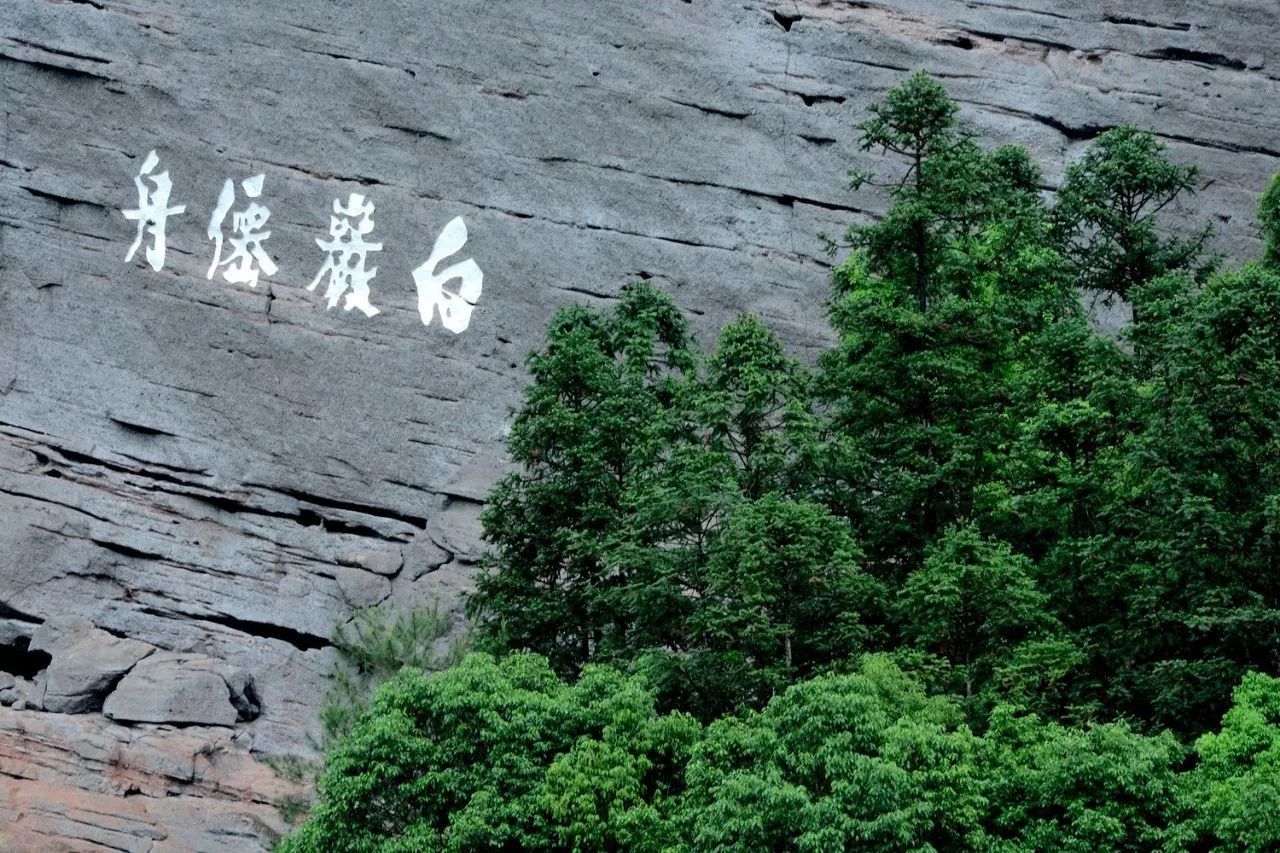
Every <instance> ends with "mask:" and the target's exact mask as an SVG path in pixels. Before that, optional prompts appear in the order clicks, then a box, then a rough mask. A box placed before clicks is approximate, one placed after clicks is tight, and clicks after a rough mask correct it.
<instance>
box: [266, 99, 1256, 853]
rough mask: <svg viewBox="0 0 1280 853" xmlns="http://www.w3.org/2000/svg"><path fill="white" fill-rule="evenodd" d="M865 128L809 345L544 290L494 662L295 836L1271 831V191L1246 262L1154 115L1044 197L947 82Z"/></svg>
mask: <svg viewBox="0 0 1280 853" xmlns="http://www.w3.org/2000/svg"><path fill="white" fill-rule="evenodd" d="M867 115H868V117H867V119H866V120H865V121H864V122H862V123H861V124H859V125H858V126H857V128H856V129H855V130H856V134H857V137H856V138H857V142H858V144H859V145H860V146H861V147H862V149H864V150H865V151H869V152H879V153H881V154H883V155H884V156H885V157H886V158H887V159H888V160H889V161H890V163H896V164H898V167H899V168H898V169H896V170H895V169H894V167H893V166H892V165H890V166H889V168H887V169H886V173H887V174H889V175H890V177H889V178H887V179H884V178H879V177H876V176H873V175H871V174H869V173H867V172H863V171H856V172H854V173H852V174H851V183H852V184H853V186H854V188H855V189H858V190H860V191H861V190H877V189H878V190H879V191H881V192H883V193H884V195H885V199H886V201H887V203H888V210H887V212H886V214H885V216H884V217H883V218H882V219H880V220H879V221H877V222H874V223H871V224H861V225H857V226H854V227H852V228H850V229H849V230H848V231H847V232H846V234H845V235H844V239H843V241H841V242H840V243H839V244H837V243H834V242H832V243H831V245H832V247H833V248H835V249H837V250H838V249H839V248H840V247H844V248H845V249H846V250H847V255H846V256H844V257H842V258H840V259H839V260H838V262H837V263H836V264H835V266H834V268H833V271H832V276H831V292H830V297H829V299H828V300H827V302H826V316H827V320H828V322H829V324H830V327H831V330H832V333H833V338H832V343H831V345H830V346H829V347H828V348H827V349H826V351H824V352H822V353H821V354H820V355H819V356H818V357H817V358H816V359H815V360H813V361H812V362H811V363H802V362H801V361H800V360H798V359H796V358H795V357H793V356H792V355H790V354H788V352H787V350H786V347H785V346H784V344H783V342H782V341H781V340H779V338H778V337H777V336H776V335H775V334H774V333H773V332H772V331H771V330H770V329H769V328H768V326H767V324H766V322H765V320H764V319H763V318H761V317H758V316H755V315H745V316H742V317H740V318H738V319H736V320H734V321H733V322H731V323H729V324H728V325H727V326H725V327H724V328H723V329H722V330H721V333H720V335H719V338H718V340H717V341H716V343H715V345H714V346H712V347H710V348H709V349H705V350H704V349H703V348H702V347H701V346H700V345H699V343H698V342H697V340H696V339H695V338H694V336H693V334H692V332H691V330H690V324H689V322H688V321H687V320H686V318H685V315H684V313H683V312H682V310H681V308H680V307H679V306H678V305H677V303H676V301H675V300H674V299H673V298H672V297H671V296H669V295H666V294H664V293H662V292H660V291H659V290H657V289H655V288H653V287H651V286H649V285H647V284H644V283H637V284H633V285H630V286H628V287H626V288H624V289H623V290H622V292H621V294H620V295H619V297H618V298H617V299H616V300H613V301H612V303H611V304H609V305H608V306H606V307H603V308H591V307H586V306H582V305H570V306H566V307H563V308H561V309H560V310H559V311H557V312H556V314H555V316H554V318H553V319H552V321H551V323H550V326H549V328H548V331H547V337H546V342H545V345H544V346H542V347H541V348H540V349H538V350H537V351H535V352H534V353H532V354H531V355H530V357H529V361H528V369H529V377H530V379H529V384H528V386H527V387H526V389H525V393H524V398H523V402H522V404H521V406H520V407H519V409H518V411H517V412H515V415H514V420H513V424H512V429H511V435H510V440H509V443H508V450H509V453H510V456H511V460H512V462H513V463H514V466H513V471H512V473H511V474H510V475H508V476H507V477H506V478H505V479H503V480H502V481H501V482H500V483H499V484H498V485H497V486H496V487H495V489H494V490H493V492H492V494H491V495H490V498H489V501H488V504H487V507H486V509H485V512H484V515H483V518H482V521H483V525H484V531H485V538H486V540H487V542H488V546H489V547H488V552H487V556H486V558H485V563H484V566H483V570H482V572H481V574H480V576H479V579H478V581H477V587H476V590H475V593H474V595H473V596H472V597H471V599H470V603H469V613H470V615H471V616H472V618H473V619H474V621H475V632H476V636H475V643H476V645H477V646H478V648H479V649H480V653H479V654H476V655H473V656H471V657H469V658H467V659H465V660H464V661H463V662H462V663H460V664H458V665H456V666H454V667H452V668H448V669H445V670H444V671H442V672H439V673H435V674H431V675H427V674H424V673H423V672H422V671H421V669H420V668H417V669H415V668H413V667H410V668H409V669H406V670H405V671H404V672H402V673H401V674H400V675H399V676H398V677H396V678H395V679H394V680H392V681H391V682H390V683H389V684H387V685H386V686H384V687H383V688H382V689H381V690H380V691H379V693H378V694H377V696H376V698H375V699H374V701H373V703H372V706H371V708H370V710H369V711H368V712H367V713H364V714H363V715H360V716H359V719H358V720H354V722H353V721H352V720H351V719H347V718H344V725H350V726H351V730H350V734H349V735H348V736H347V737H346V738H345V739H344V740H343V741H342V742H341V743H340V744H339V745H338V746H337V747H335V749H334V750H333V751H332V752H331V753H330V754H329V756H328V760H327V763H326V769H325V771H324V775H323V777H322V779H321V782H320V799H319V801H318V804H317V806H316V808H315V811H314V813H313V815H312V817H311V818H310V820H309V821H308V822H307V823H306V825H305V826H304V827H303V828H302V829H301V830H300V831H299V833H298V834H297V835H295V836H294V837H292V838H291V839H289V840H288V841H286V849H292V850H400V849H404V850H408V849H414V850H419V849H441V850H481V849H511V850H515V849H521V850H525V849H528V850H537V849H545V850H650V849H652V850H744V851H745V850H765V849H768V850H814V851H817V850H838V849H855V848H856V849H864V848H865V849H876V850H942V849H968V848H974V849H988V850H1042V849H1058V848H1060V849H1066V850H1081V851H1084V850H1100V849H1105V850H1151V849H1169V850H1184V849H1185V850H1200V849H1208V848H1213V847H1222V848H1227V849H1245V850H1268V849H1277V847H1280V822H1277V819H1276V817H1275V815H1277V814H1280V781H1277V780H1280V680H1277V676H1280V565H1277V560H1278V559H1280V557H1278V556H1277V555H1280V248H1277V247H1278V246H1280V178H1277V180H1276V181H1273V182H1272V183H1271V185H1270V187H1269V188H1267V189H1266V191H1265V193H1264V195H1263V197H1262V201H1261V203H1260V206H1259V221H1260V223H1261V234H1262V237H1263V241H1264V245H1263V250H1262V254H1261V256H1260V257H1259V258H1257V259H1244V260H1242V261H1241V262H1240V263H1237V264H1236V265H1231V266H1228V265H1223V264H1222V263H1220V261H1219V260H1218V259H1216V258H1214V257H1212V256H1210V255H1209V253H1208V252H1207V246H1208V239H1209V235H1210V232H1209V231H1208V230H1207V229H1204V228H1195V227H1192V228H1190V229H1187V233H1178V232H1177V231H1176V230H1175V229H1174V227H1173V224H1174V223H1175V220H1174V219H1171V218H1169V217H1168V214H1169V213H1170V211H1172V210H1173V209H1174V208H1175V207H1176V203H1177V202H1178V200H1179V199H1181V198H1183V197H1184V196H1185V195H1187V194H1188V193H1190V192H1192V191H1193V190H1194V189H1195V188H1196V186H1197V183H1198V173H1197V171H1196V169H1195V168H1194V167H1192V166H1188V165H1184V164H1179V163H1176V162H1174V161H1173V160H1172V159H1171V158H1170V154H1169V151H1168V149H1167V148H1166V147H1165V146H1164V144H1163V143H1162V142H1160V140H1159V138H1158V136H1157V135H1156V134H1155V133H1153V132H1150V131H1146V130H1141V129H1137V128H1133V127H1127V126H1122V127H1117V128H1114V129H1112V130H1109V131H1107V132H1105V133H1103V134H1101V135H1100V136H1099V137H1098V138H1097V139H1096V140H1095V142H1094V144H1093V145H1092V146H1091V147H1090V148H1089V149H1088V150H1087V151H1086V152H1085V153H1084V154H1083V156H1082V157H1080V158H1079V159H1078V160H1076V161H1075V162H1074V163H1072V164H1071V165H1070V166H1069V167H1068V169H1067V171H1066V175H1065V178H1064V180H1063V182H1062V185H1061V186H1060V187H1058V188H1056V189H1054V190H1046V189H1045V188H1044V186H1043V184H1044V179H1043V177H1042V175H1041V172H1040V169H1039V167H1038V166H1037V165H1036V164H1035V163H1034V161H1033V160H1032V158H1031V157H1030V155H1029V153H1028V152H1027V151H1025V150H1024V149H1021V148H1018V147H1014V146H1004V147H997V148H989V147H985V146H984V145H983V144H982V143H981V142H980V140H979V139H978V138H977V136H976V135H975V134H974V133H973V132H972V131H971V130H969V129H968V128H967V127H966V126H965V124H964V122H963V120H962V116H961V111H960V110H959V108H958V106H957V105H956V104H955V103H954V102H953V101H952V100H951V99H950V98H949V97H948V95H947V93H946V91H945V89H943V87H942V86H941V85H940V84H938V83H937V82H936V81H934V80H933V79H931V78H929V77H927V76H926V75H923V74H916V75H914V76H912V77H910V78H909V79H907V80H906V81H905V82H903V83H902V84H901V85H900V86H898V87H895V88H894V89H892V90H890V91H889V92H888V93H887V94H886V95H885V97H884V98H883V99H881V100H880V101H878V102H877V103H875V104H873V105H872V106H871V108H870V109H869V111H868V114H867ZM1089 292H1094V293H1098V292H1101V293H1105V294H1109V295H1110V296H1112V297H1114V298H1118V299H1122V300H1124V301H1125V302H1126V303H1127V304H1128V305H1130V306H1131V307H1132V309H1133V321H1132V323H1130V324H1129V325H1128V326H1127V327H1126V328H1125V329H1124V330H1123V331H1122V332H1121V333H1120V334H1119V335H1118V336H1108V335H1105V334H1102V333H1101V332H1099V331H1097V330H1095V329H1094V328H1093V325H1092V323H1091V318H1090V317H1089V315H1088V312H1087V311H1086V310H1085V308H1084V305H1083V303H1082V300H1081V294H1082V293H1089ZM414 662H415V661H405V663H410V664H412V663H414ZM383 669H385V666H383ZM1233 691H1234V692H1233Z"/></svg>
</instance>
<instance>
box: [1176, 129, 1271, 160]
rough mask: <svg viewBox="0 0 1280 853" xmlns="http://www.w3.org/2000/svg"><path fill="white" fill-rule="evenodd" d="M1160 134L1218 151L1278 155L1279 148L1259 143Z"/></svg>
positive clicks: (1265, 155)
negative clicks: (1237, 142)
mask: <svg viewBox="0 0 1280 853" xmlns="http://www.w3.org/2000/svg"><path fill="white" fill-rule="evenodd" d="M1160 136H1161V137H1163V138H1164V139H1170V140H1173V141H1174V142H1185V143H1186V144H1187V145H1196V146H1199V147H1201V148H1214V149H1217V150H1218V151H1230V152H1232V153H1233V154H1261V155H1263V156H1264V157H1280V148H1265V147H1263V146H1261V145H1238V144H1236V143H1234V142H1227V141H1225V140H1215V139H1203V138H1200V137H1195V136H1182V135H1180V134H1176V133H1161V134H1160Z"/></svg>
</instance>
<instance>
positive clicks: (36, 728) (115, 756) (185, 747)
mask: <svg viewBox="0 0 1280 853" xmlns="http://www.w3.org/2000/svg"><path fill="white" fill-rule="evenodd" d="M305 795H306V791H305V789H304V788H303V786H301V785H299V784H298V783H296V782H290V781H287V780H285V779H283V778H280V777H279V776H278V775H277V774H276V773H275V772H274V771H272V770H271V769H270V768H268V767H266V766H265V765H263V764H262V763H261V762H259V761H257V760H255V759H254V758H253V757H252V756H251V755H250V754H249V752H248V750H247V749H246V747H245V746H244V745H243V744H240V743H237V742H236V740H235V738H234V737H233V736H232V733H231V732H230V731H229V730H228V729H223V728H214V729H208V728H201V727H190V728H184V729H181V730H175V729H170V728H166V727H157V726H120V725H115V724H113V723H111V722H110V721H109V720H107V719H105V718H104V717H102V716H101V715H99V714H81V715H77V716H65V715H62V714H49V713H39V712H32V711H24V712H15V711H11V710H8V709H0V833H3V835H2V836H0V850H5V851H32V853H36V851H39V853H44V851H56V850H74V851H87V850H94V851H96V850H143V851H153V853H159V851H175V853H176V851H194V850H201V851H237V853H238V851H247V850H265V849H267V848H268V844H269V842H270V840H271V839H272V838H274V837H277V836H278V835H280V834H283V833H284V832H286V831H287V830H288V825H287V824H286V823H285V821H284V820H283V819H282V818H281V817H280V814H279V805H278V804H280V803H282V802H286V801H288V800H289V799H297V800H299V801H301V800H302V798H304V797H305Z"/></svg>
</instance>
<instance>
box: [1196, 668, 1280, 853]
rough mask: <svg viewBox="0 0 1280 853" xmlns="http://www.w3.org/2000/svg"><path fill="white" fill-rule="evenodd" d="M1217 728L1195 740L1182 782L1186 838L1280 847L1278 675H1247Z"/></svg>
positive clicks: (1252, 848)
mask: <svg viewBox="0 0 1280 853" xmlns="http://www.w3.org/2000/svg"><path fill="white" fill-rule="evenodd" d="M1233 698H1234V704H1233V706H1232V707H1231V710H1229V711H1227V713H1226V716H1224V717H1223V718H1222V727H1221V729H1220V730H1219V731H1218V732H1216V733H1210V734H1205V735H1203V736H1201V737H1200V739H1199V740H1197V741H1196V744H1195V751H1196V754H1197V755H1198V756H1199V758H1200V764H1199V766H1198V767H1197V768H1196V769H1195V770H1194V771H1193V772H1192V773H1191V774H1190V780H1189V782H1188V784H1187V785H1186V798H1187V810H1188V811H1190V812H1191V813H1192V815H1193V816H1192V817H1191V818H1190V819H1189V820H1188V822H1187V824H1186V825H1185V826H1184V827H1182V828H1181V829H1182V830H1183V833H1184V835H1183V838H1182V840H1183V841H1185V842H1192V843H1198V845H1199V846H1210V845H1212V846H1215V847H1221V848H1224V849H1231V850H1248V851H1263V850H1275V849H1277V848H1280V679H1277V678H1272V677H1270V676H1267V675H1263V674H1262V673H1258V672H1252V673H1249V674H1248V675H1246V676H1245V677H1244V679H1243V681H1241V683H1240V685H1239V686H1238V687H1237V688H1236V689H1235V693H1234V696H1233Z"/></svg>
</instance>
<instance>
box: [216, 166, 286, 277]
mask: <svg viewBox="0 0 1280 853" xmlns="http://www.w3.org/2000/svg"><path fill="white" fill-rule="evenodd" d="M265 180H266V176H265V175H254V176H253V177H252V178H247V179H245V180H243V181H241V182H240V186H241V188H243V189H244V193H245V195H247V196H248V197H249V198H251V199H253V198H257V197H258V196H260V195H262V183H263V181H265ZM235 200H236V189H235V185H234V184H233V183H232V182H231V179H230V178H227V182H226V183H225V184H223V185H222V192H221V193H220V194H219V195H218V206H217V207H216V208H214V211H213V216H212V217H210V218H209V239H210V240H213V241H215V242H214V250H213V263H212V264H210V265H209V274H208V276H206V277H207V278H213V274H214V271H215V270H217V268H218V267H220V266H221V267H226V269H225V270H223V271H222V277H223V278H225V279H226V280H227V281H229V282H231V283H232V284H247V285H249V286H250V287H257V286H258V273H259V271H261V272H262V273H264V274H266V275H275V273H276V264H275V261H273V260H271V256H270V255H268V254H267V252H266V250H265V249H263V248H262V243H263V241H265V240H266V239H267V238H268V237H270V236H271V232H270V231H263V230H262V227H263V226H264V225H266V224H267V220H268V219H269V218H270V217H271V211H270V210H269V209H268V208H267V206H266V205H264V204H259V203H258V202H256V201H255V202H250V203H249V206H248V207H246V208H245V209H244V210H238V211H236V212H235V213H233V214H232V216H231V225H232V230H233V234H232V237H231V239H230V241H229V242H230V243H231V252H230V253H229V254H228V255H227V257H226V259H225V260H224V259H223V257H222V241H223V234H222V223H223V221H224V220H225V219H226V218H227V213H228V211H230V210H231V205H232V204H234V203H235Z"/></svg>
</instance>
